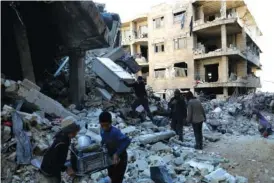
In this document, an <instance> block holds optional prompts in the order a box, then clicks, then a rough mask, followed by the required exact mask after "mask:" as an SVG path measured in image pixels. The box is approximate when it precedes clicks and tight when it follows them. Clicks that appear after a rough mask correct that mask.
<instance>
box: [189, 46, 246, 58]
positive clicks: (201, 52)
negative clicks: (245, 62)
mask: <svg viewBox="0 0 274 183" xmlns="http://www.w3.org/2000/svg"><path fill="white" fill-rule="evenodd" d="M193 54H194V56H193V58H194V60H201V59H206V58H212V57H220V56H236V57H241V58H245V55H244V54H243V53H242V52H241V51H240V50H239V49H238V48H237V47H234V46H231V47H229V48H227V49H226V50H222V48H219V49H217V50H215V51H210V52H207V53H205V49H204V48H200V49H195V50H194V51H193Z"/></svg>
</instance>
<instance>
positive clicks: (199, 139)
mask: <svg viewBox="0 0 274 183" xmlns="http://www.w3.org/2000/svg"><path fill="white" fill-rule="evenodd" d="M192 127H193V131H194V136H195V141H196V148H198V149H202V148H203V132H202V128H203V122H200V123H192Z"/></svg>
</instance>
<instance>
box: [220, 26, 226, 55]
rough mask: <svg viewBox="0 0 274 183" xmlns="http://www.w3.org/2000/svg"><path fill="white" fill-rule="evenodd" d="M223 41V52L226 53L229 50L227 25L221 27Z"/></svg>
mask: <svg viewBox="0 0 274 183" xmlns="http://www.w3.org/2000/svg"><path fill="white" fill-rule="evenodd" d="M221 41H222V50H223V51H226V49H227V35H226V25H225V24H224V25H222V26H221Z"/></svg>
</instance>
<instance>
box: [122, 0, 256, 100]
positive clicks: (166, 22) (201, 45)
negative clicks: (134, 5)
mask: <svg viewBox="0 0 274 183" xmlns="http://www.w3.org/2000/svg"><path fill="white" fill-rule="evenodd" d="M146 22H147V25H148V42H147V45H148V60H149V62H148V65H149V76H148V78H147V81H148V85H150V86H152V87H153V89H154V90H155V91H166V90H170V89H171V90H173V89H176V88H178V89H181V90H192V91H196V92H201V91H202V92H203V93H205V94H208V95H213V96H214V97H226V96H229V95H232V94H234V93H236V94H237V93H246V92H248V91H249V90H254V89H256V88H258V87H261V84H260V78H258V77H256V76H255V74H254V73H255V72H256V70H258V69H261V64H260V59H259V58H260V53H261V50H260V48H259V46H258V44H257V39H256V38H257V37H258V36H260V35H261V32H260V30H259V28H258V26H257V24H256V22H255V20H254V18H253V17H252V15H251V13H250V11H249V10H248V8H247V6H246V4H245V2H244V1H224V0H223V1H197V0H191V1H190V0H188V1H182V2H179V3H177V4H167V3H163V4H159V5H157V6H154V7H152V8H151V10H150V12H149V13H148V14H147V19H146ZM130 27H131V26H130ZM133 27H134V26H133ZM123 38H124V37H123ZM130 47H131V46H130ZM133 53H134V52H133Z"/></svg>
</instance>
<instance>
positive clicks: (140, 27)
mask: <svg viewBox="0 0 274 183" xmlns="http://www.w3.org/2000/svg"><path fill="white" fill-rule="evenodd" d="M147 18H148V16H147V14H143V15H139V16H137V17H136V18H134V19H132V20H130V21H128V22H124V23H123V24H122V27H121V34H122V45H123V47H124V49H125V51H126V52H128V53H130V54H131V55H133V56H135V57H136V61H137V62H138V64H139V65H140V66H141V68H142V70H141V72H140V73H138V75H142V76H143V77H144V78H147V76H148V72H149V61H148V60H149V56H148V22H147Z"/></svg>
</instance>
